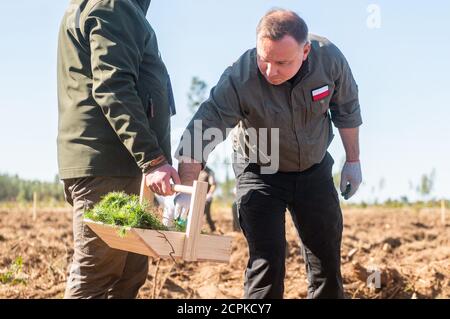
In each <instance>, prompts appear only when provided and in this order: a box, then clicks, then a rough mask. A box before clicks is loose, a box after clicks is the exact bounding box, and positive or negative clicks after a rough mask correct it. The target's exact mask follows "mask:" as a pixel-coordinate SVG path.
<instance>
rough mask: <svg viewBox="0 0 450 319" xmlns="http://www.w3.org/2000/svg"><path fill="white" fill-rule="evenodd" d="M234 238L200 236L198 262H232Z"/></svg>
mask: <svg viewBox="0 0 450 319" xmlns="http://www.w3.org/2000/svg"><path fill="white" fill-rule="evenodd" d="M232 240H233V238H232V237H229V236H218V235H203V234H202V235H200V240H199V242H198V246H197V260H199V261H213V262H222V263H228V262H230V256H231V242H232Z"/></svg>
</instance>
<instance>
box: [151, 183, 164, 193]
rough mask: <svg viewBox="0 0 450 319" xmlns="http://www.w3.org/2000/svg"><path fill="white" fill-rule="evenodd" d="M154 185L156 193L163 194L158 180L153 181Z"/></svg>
mask: <svg viewBox="0 0 450 319" xmlns="http://www.w3.org/2000/svg"><path fill="white" fill-rule="evenodd" d="M152 187H153V189H154V190H155V193H156V194H158V195H162V191H161V187H160V185H159V183H158V182H153V183H152Z"/></svg>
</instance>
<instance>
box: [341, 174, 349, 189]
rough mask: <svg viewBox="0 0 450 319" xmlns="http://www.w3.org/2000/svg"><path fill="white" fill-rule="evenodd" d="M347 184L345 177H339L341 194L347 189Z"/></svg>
mask: <svg viewBox="0 0 450 319" xmlns="http://www.w3.org/2000/svg"><path fill="white" fill-rule="evenodd" d="M347 183H348V180H347V178H346V177H345V176H341V185H340V189H341V193H344V192H345V189H346V188H347Z"/></svg>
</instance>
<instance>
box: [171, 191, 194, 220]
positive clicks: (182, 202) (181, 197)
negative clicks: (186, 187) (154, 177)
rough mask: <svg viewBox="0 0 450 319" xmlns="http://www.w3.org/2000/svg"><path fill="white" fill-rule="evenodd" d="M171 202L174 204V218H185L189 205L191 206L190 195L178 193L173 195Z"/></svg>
mask: <svg viewBox="0 0 450 319" xmlns="http://www.w3.org/2000/svg"><path fill="white" fill-rule="evenodd" d="M173 202H174V204H175V214H174V218H175V219H181V220H186V219H187V216H188V213H189V207H190V206H191V195H189V194H184V193H179V194H177V195H176V196H175V199H174V201H173Z"/></svg>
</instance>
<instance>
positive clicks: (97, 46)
mask: <svg viewBox="0 0 450 319" xmlns="http://www.w3.org/2000/svg"><path fill="white" fill-rule="evenodd" d="M135 10H136V8H134V7H133V6H132V4H130V3H128V2H127V1H116V2H115V6H114V7H107V6H102V5H97V6H95V7H94V8H93V9H92V10H91V12H90V13H89V15H88V16H87V18H86V23H85V26H86V29H85V33H86V34H87V36H88V39H89V47H90V51H91V52H90V54H91V68H92V78H93V84H92V92H93V97H94V99H95V101H96V102H97V103H98V105H99V106H100V107H101V109H102V112H103V114H104V116H105V117H106V119H107V120H108V122H109V123H110V125H111V127H112V129H113V130H114V131H115V132H116V134H117V136H118V137H119V139H120V141H121V142H122V143H123V144H124V145H125V147H126V148H127V149H128V151H129V152H130V154H131V155H132V156H133V157H134V159H135V161H136V163H137V164H138V166H139V167H140V168H141V169H143V165H144V164H145V163H147V162H149V161H150V160H152V159H154V158H156V157H158V156H159V155H161V154H163V152H162V150H161V149H160V147H159V145H158V140H157V137H156V134H155V132H154V131H152V129H151V128H150V126H149V123H148V120H147V115H146V112H145V109H144V105H143V103H142V100H141V99H140V97H139V95H138V92H137V89H136V85H137V80H138V77H139V67H140V63H141V61H142V57H143V54H144V48H145V43H146V41H147V39H146V38H145V37H146V35H145V33H144V30H145V29H143V28H142V26H141V25H140V24H139V22H136V17H137V13H136V11H135Z"/></svg>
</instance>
